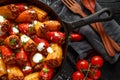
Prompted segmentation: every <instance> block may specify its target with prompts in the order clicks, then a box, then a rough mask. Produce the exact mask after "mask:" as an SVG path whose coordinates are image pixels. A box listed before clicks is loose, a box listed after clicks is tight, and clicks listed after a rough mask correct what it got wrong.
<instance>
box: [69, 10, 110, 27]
mask: <svg viewBox="0 0 120 80" xmlns="http://www.w3.org/2000/svg"><path fill="white" fill-rule="evenodd" d="M104 13H107V14H108V16H104V17H103V16H102V15H103V14H104ZM111 19H112V12H111V10H110V9H109V8H103V9H101V10H99V11H97V12H96V13H94V14H92V15H89V16H87V17H85V18H82V19H81V20H79V21H76V22H72V23H71V24H72V28H79V27H81V26H84V25H87V24H91V23H94V22H103V21H108V20H111Z"/></svg>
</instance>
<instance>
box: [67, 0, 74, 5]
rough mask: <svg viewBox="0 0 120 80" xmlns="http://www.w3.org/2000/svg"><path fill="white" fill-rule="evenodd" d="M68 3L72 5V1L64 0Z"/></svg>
mask: <svg viewBox="0 0 120 80" xmlns="http://www.w3.org/2000/svg"><path fill="white" fill-rule="evenodd" d="M66 1H67V2H68V3H69V4H71V5H73V4H74V2H72V1H71V0H66Z"/></svg>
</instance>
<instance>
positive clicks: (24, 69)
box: [23, 66, 32, 71]
mask: <svg viewBox="0 0 120 80" xmlns="http://www.w3.org/2000/svg"><path fill="white" fill-rule="evenodd" d="M30 69H32V67H31V66H25V68H23V71H26V70H30Z"/></svg>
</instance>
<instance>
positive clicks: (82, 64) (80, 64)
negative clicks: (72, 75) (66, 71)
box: [76, 60, 89, 71]
mask: <svg viewBox="0 0 120 80" xmlns="http://www.w3.org/2000/svg"><path fill="white" fill-rule="evenodd" d="M88 67H89V63H88V61H87V60H78V61H77V63H76V68H77V70H79V71H86V70H87V69H88Z"/></svg>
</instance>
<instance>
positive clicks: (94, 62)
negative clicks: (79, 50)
mask: <svg viewBox="0 0 120 80" xmlns="http://www.w3.org/2000/svg"><path fill="white" fill-rule="evenodd" d="M91 64H92V65H93V66H97V67H98V68H100V67H102V66H103V58H102V57H101V56H93V57H92V58H91Z"/></svg>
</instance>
